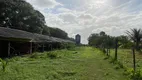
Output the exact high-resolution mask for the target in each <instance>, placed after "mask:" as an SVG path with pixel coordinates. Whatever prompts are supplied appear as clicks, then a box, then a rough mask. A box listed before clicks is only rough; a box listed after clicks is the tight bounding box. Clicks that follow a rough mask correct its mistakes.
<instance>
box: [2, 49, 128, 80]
mask: <svg viewBox="0 0 142 80" xmlns="http://www.w3.org/2000/svg"><path fill="white" fill-rule="evenodd" d="M31 55H32V57H31ZM49 55H50V56H49ZM51 55H52V56H51ZM53 56H54V58H53ZM103 57H104V55H103V53H102V52H101V51H100V50H98V49H94V48H91V47H77V48H74V50H66V49H64V50H55V51H51V52H44V53H35V54H34V57H33V54H29V55H25V56H23V57H20V56H19V57H14V58H11V59H8V61H9V64H8V65H7V67H6V71H5V72H0V79H2V80H25V79H27V80H39V79H40V80H46V79H47V80H94V79H95V80H106V79H107V80H129V79H127V77H126V76H123V74H122V73H123V70H120V71H117V70H115V69H114V68H113V64H109V62H108V61H107V60H104V59H103ZM104 63H105V64H104Z"/></svg>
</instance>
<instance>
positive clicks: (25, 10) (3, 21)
mask: <svg viewBox="0 0 142 80" xmlns="http://www.w3.org/2000/svg"><path fill="white" fill-rule="evenodd" d="M0 12H1V13H0V27H8V28H13V29H19V30H24V31H28V32H32V33H39V34H43V35H49V36H53V37H58V38H63V39H70V40H74V39H72V38H69V37H68V34H67V33H66V32H65V31H63V30H61V29H59V28H53V27H49V26H47V25H46V21H45V17H44V15H43V14H42V13H41V12H39V11H38V10H35V9H34V8H33V6H32V5H31V4H30V3H28V2H26V1H25V0H0Z"/></svg>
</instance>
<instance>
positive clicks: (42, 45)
mask: <svg viewBox="0 0 142 80" xmlns="http://www.w3.org/2000/svg"><path fill="white" fill-rule="evenodd" d="M42 52H44V44H43V45H42Z"/></svg>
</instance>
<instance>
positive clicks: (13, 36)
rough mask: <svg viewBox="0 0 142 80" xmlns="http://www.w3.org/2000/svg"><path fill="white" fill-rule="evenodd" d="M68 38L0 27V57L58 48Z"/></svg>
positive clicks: (66, 41) (67, 41)
mask: <svg viewBox="0 0 142 80" xmlns="http://www.w3.org/2000/svg"><path fill="white" fill-rule="evenodd" d="M61 43H73V42H72V41H69V40H64V39H60V38H55V37H50V36H46V35H41V34H36V33H30V32H26V31H22V30H17V29H11V28H4V27H0V57H11V56H14V55H22V54H29V53H32V52H35V51H42V52H43V51H44V50H46V51H47V50H52V49H53V48H59V47H60V46H59V45H60V44H61Z"/></svg>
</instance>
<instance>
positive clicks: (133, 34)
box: [127, 28, 142, 50]
mask: <svg viewBox="0 0 142 80" xmlns="http://www.w3.org/2000/svg"><path fill="white" fill-rule="evenodd" d="M127 34H128V36H129V37H130V39H131V40H132V41H133V42H134V43H135V48H136V49H137V50H140V42H141V40H142V30H141V29H136V28H134V29H131V31H127Z"/></svg>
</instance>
